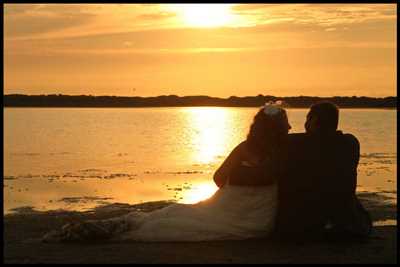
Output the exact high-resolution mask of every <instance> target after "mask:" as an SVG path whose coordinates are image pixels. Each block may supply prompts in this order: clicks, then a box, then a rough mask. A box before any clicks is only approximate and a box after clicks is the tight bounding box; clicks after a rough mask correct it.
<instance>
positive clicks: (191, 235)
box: [43, 104, 291, 242]
mask: <svg viewBox="0 0 400 267" xmlns="http://www.w3.org/2000/svg"><path fill="white" fill-rule="evenodd" d="M290 128H291V127H290V125H289V123H288V119H287V115H286V111H285V110H284V109H283V108H281V107H280V106H279V105H275V104H266V105H265V106H264V107H263V108H261V109H260V110H259V112H258V113H257V114H256V116H255V117H254V122H253V124H252V125H251V128H250V131H249V134H248V136H247V139H246V140H245V141H243V142H242V143H240V144H239V145H238V146H237V147H235V148H234V150H233V151H232V152H231V153H230V154H229V156H228V157H227V158H226V160H225V161H224V162H223V163H222V165H221V166H220V168H219V169H218V170H217V171H216V172H215V174H214V181H215V183H216V184H217V186H218V187H219V189H218V190H217V191H216V193H215V194H214V195H213V196H212V197H210V198H209V199H206V200H204V201H201V202H198V203H195V204H180V203H176V204H171V205H169V206H167V207H165V208H162V209H159V210H155V211H152V212H137V211H134V212H130V213H128V214H126V215H123V216H120V217H116V218H112V219H106V220H92V221H86V222H83V223H73V224H67V225H65V226H64V227H63V228H62V229H61V230H60V231H52V232H50V233H48V234H46V235H45V236H44V238H43V241H44V242H66V241H82V240H114V241H115V240H119V241H122V240H132V241H149V242H162V241H209V240H238V239H248V238H262V237H266V236H268V235H269V234H270V233H271V232H272V230H273V228H274V222H275V215H276V209H277V185H276V183H275V182H276V179H277V177H278V176H279V172H280V169H281V167H282V164H281V163H282V162H283V157H284V152H283V151H284V147H285V146H284V144H285V140H286V137H287V134H288V131H289V129H290Z"/></svg>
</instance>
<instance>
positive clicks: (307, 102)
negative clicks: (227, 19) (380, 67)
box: [3, 94, 397, 108]
mask: <svg viewBox="0 0 400 267" xmlns="http://www.w3.org/2000/svg"><path fill="white" fill-rule="evenodd" d="M277 100H281V101H283V102H284V103H285V104H286V105H287V106H288V107H292V108H308V107H310V106H311V105H312V104H313V103H316V102H319V101H326V100H327V101H331V102H333V103H335V104H336V105H337V106H339V107H340V108H397V96H390V97H384V98H374V97H365V96H362V97H357V96H351V97H348V96H334V97H316V96H293V97H276V96H270V95H265V96H264V95H261V94H260V95H257V96H245V97H237V96H231V97H229V98H218V97H210V96H201V95H200V96H182V97H180V96H177V95H162V96H156V97H139V96H133V97H126V96H92V95H62V94H51V95H22V94H9V95H4V96H3V105H4V106H5V107H188V106H219V107H258V106H262V105H264V104H265V103H266V102H269V101H277Z"/></svg>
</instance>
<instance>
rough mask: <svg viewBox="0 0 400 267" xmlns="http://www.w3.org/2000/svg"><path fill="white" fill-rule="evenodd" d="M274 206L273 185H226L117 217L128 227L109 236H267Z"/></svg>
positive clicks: (200, 238)
mask: <svg viewBox="0 0 400 267" xmlns="http://www.w3.org/2000/svg"><path fill="white" fill-rule="evenodd" d="M276 209H277V186H276V185H271V186H260V187H250V186H233V185H227V186H224V187H222V188H221V189H219V190H218V191H217V192H216V193H215V194H214V195H213V196H212V197H210V198H209V199H207V200H204V201H201V202H198V203H196V204H179V203H177V204H172V205H170V206H167V207H165V208H162V209H159V210H155V211H152V212H131V213H128V214H127V215H124V216H122V217H119V218H116V219H117V220H123V221H125V222H126V223H127V224H128V225H129V227H128V229H129V230H128V231H125V232H122V233H120V234H118V235H116V236H114V237H113V238H112V239H114V240H115V239H116V240H136V241H154V242H157V241H206V240H237V239H247V238H257V237H266V236H267V235H268V234H269V233H270V232H271V231H272V230H273V227H274V222H275V215H276Z"/></svg>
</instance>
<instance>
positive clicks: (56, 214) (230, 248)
mask: <svg viewBox="0 0 400 267" xmlns="http://www.w3.org/2000/svg"><path fill="white" fill-rule="evenodd" d="M358 196H359V198H360V200H361V201H362V203H363V204H364V205H365V207H366V209H367V210H368V211H369V212H370V214H371V216H372V219H373V221H374V224H375V226H374V229H373V233H372V236H371V238H370V239H369V240H367V241H362V242H361V241H358V242H326V241H325V242H322V241H319V242H311V241H302V242H300V241H297V242H279V241H272V240H266V239H265V240H245V241H215V242H168V243H150V242H149V243H142V242H124V243H121V242H119V243H110V242H105V243H79V244H77V243H74V244H46V243H42V242H40V238H41V237H42V236H43V235H44V234H45V233H46V232H48V231H50V230H54V229H59V227H61V226H62V225H64V224H65V223H67V222H72V221H79V220H85V219H103V218H110V217H114V216H120V215H122V214H125V213H127V212H129V211H132V210H143V211H151V210H155V209H158V208H161V207H165V206H166V205H169V204H170V203H172V202H168V201H159V202H148V203H143V204H138V205H128V204H118V203H115V204H111V205H105V206H102V207H99V208H96V209H94V210H93V211H90V212H71V211H47V212H40V211H35V210H33V209H32V208H29V207H25V208H20V209H18V210H16V212H15V213H13V214H8V215H5V216H4V250H3V252H4V262H5V263H397V224H395V225H393V223H392V224H390V223H389V224H385V223H383V224H382V223H380V222H381V221H385V220H392V221H393V220H394V221H397V204H396V202H397V201H396V199H395V200H393V199H390V198H388V197H387V196H385V195H382V194H378V193H367V192H362V193H359V195H358Z"/></svg>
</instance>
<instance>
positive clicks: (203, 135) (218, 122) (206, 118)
mask: <svg viewBox="0 0 400 267" xmlns="http://www.w3.org/2000/svg"><path fill="white" fill-rule="evenodd" d="M186 112H187V113H188V114H189V116H190V120H191V125H192V127H193V131H192V136H190V138H191V142H192V144H193V145H194V147H195V149H194V150H193V152H194V153H193V155H192V157H193V160H194V162H196V163H201V164H209V163H212V162H213V161H215V159H216V157H217V156H221V155H225V154H226V152H227V151H226V150H227V148H228V147H229V145H230V144H229V143H230V138H229V136H230V134H229V129H230V125H229V121H230V120H229V118H230V116H231V114H230V113H229V112H230V110H228V109H222V108H216V107H202V108H198V107H196V108H189V109H187V110H186Z"/></svg>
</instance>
